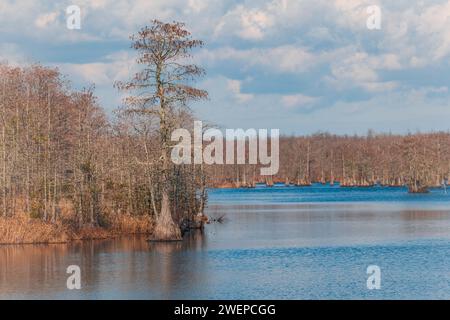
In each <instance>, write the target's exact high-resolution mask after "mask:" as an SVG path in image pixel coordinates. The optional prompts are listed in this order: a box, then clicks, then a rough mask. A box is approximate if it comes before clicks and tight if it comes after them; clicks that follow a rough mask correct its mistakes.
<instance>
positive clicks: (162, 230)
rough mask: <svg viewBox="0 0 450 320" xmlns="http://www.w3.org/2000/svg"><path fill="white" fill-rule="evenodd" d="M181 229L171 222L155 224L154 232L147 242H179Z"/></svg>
mask: <svg viewBox="0 0 450 320" xmlns="http://www.w3.org/2000/svg"><path fill="white" fill-rule="evenodd" d="M181 240H183V238H182V237H181V229H180V227H178V226H177V225H176V224H175V223H174V222H173V221H172V223H171V224H165V223H158V222H156V226H155V230H154V231H153V234H152V236H151V237H150V239H149V241H156V242H169V241H181Z"/></svg>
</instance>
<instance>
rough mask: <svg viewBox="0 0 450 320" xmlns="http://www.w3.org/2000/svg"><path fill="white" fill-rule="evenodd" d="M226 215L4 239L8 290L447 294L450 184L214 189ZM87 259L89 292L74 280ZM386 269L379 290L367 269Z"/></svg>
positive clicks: (2, 272)
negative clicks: (192, 225) (153, 229)
mask: <svg viewBox="0 0 450 320" xmlns="http://www.w3.org/2000/svg"><path fill="white" fill-rule="evenodd" d="M207 213H208V215H210V216H212V217H216V218H217V217H220V216H223V215H225V222H224V223H222V224H211V225H208V226H207V227H206V229H205V231H204V233H203V234H201V233H199V232H197V233H193V234H190V235H188V236H187V237H186V239H185V241H184V242H182V243H171V244H155V243H149V242H147V241H146V240H145V238H142V237H134V238H122V239H116V240H108V241H92V242H82V243H81V242H80V243H73V244H69V245H26V246H3V247H0V298H1V299H15V298H19V299H34V298H41V299H385V298H389V299H450V193H449V194H445V193H444V191H443V190H438V189H436V190H433V191H432V192H431V193H430V194H424V195H410V194H408V193H407V192H406V189H402V188H382V187H375V188H338V187H330V186H313V187H308V188H299V187H284V186H275V187H273V188H266V187H262V186H261V187H257V188H256V189H249V190H211V191H210V198H209V207H208V212H207ZM69 265H78V266H80V268H81V277H82V289H81V290H74V291H70V290H67V288H66V280H67V277H68V276H69V275H68V274H66V268H67V267H68V266H69ZM369 265H377V266H379V267H380V268H381V273H382V274H381V290H368V289H367V287H366V280H367V277H368V275H367V274H366V269H367V267H368V266H369Z"/></svg>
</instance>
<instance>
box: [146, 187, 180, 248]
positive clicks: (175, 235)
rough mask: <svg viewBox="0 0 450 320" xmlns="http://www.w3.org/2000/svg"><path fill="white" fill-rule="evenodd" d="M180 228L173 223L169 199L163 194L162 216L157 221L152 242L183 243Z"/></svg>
mask: <svg viewBox="0 0 450 320" xmlns="http://www.w3.org/2000/svg"><path fill="white" fill-rule="evenodd" d="M182 239H183V238H182V236H181V229H180V227H179V226H178V225H177V224H175V222H173V219H172V213H171V212H170V202H169V197H168V196H167V195H166V194H163V199H162V203H161V214H160V215H159V217H158V218H157V219H156V224H155V229H154V230H153V235H152V237H151V239H150V240H151V241H181V240H182Z"/></svg>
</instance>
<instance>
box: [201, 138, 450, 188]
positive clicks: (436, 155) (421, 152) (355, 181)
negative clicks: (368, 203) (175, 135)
mask: <svg viewBox="0 0 450 320" xmlns="http://www.w3.org/2000/svg"><path fill="white" fill-rule="evenodd" d="M247 149H248V148H247ZM208 173H209V177H210V180H209V183H210V185H212V186H216V187H228V188H235V187H254V185H255V183H266V184H267V185H268V186H272V185H273V184H274V183H284V184H293V185H298V186H309V185H311V184H312V183H314V182H316V183H324V184H325V183H331V184H335V183H339V184H340V186H342V187H371V186H375V185H377V184H379V185H383V186H396V187H400V186H407V187H408V188H409V191H410V192H411V193H422V192H427V191H428V190H429V188H432V187H439V186H442V185H443V183H446V180H447V179H448V177H449V176H450V133H448V132H436V133H414V134H407V135H395V134H376V133H374V132H373V131H370V130H369V132H368V134H367V135H365V136H357V135H353V136H347V135H341V136H339V135H332V134H329V133H317V134H314V135H310V136H303V137H295V136H290V137H288V136H284V137H281V138H280V170H279V172H278V174H277V175H275V176H273V177H263V176H259V175H258V173H259V166H256V165H248V164H247V165H233V166H226V165H220V166H214V167H211V166H210V167H208Z"/></svg>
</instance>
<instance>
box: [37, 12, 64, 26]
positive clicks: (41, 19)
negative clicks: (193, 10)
mask: <svg viewBox="0 0 450 320" xmlns="http://www.w3.org/2000/svg"><path fill="white" fill-rule="evenodd" d="M58 16H59V13H58V12H49V13H45V14H41V15H39V16H38V17H37V18H36V20H35V21H34V25H35V26H36V27H38V28H40V29H43V28H45V27H47V26H48V25H49V24H51V23H54V22H56V19H58Z"/></svg>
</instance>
